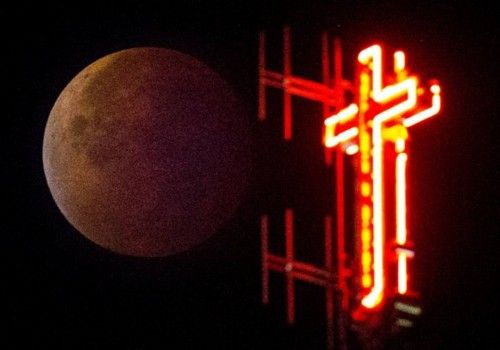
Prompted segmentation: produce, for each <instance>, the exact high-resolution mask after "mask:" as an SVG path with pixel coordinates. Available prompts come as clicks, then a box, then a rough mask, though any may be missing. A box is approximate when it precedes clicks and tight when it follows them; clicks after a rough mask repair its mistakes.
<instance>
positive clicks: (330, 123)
mask: <svg viewBox="0 0 500 350" xmlns="http://www.w3.org/2000/svg"><path fill="white" fill-rule="evenodd" d="M393 57H394V67H393V68H394V69H393V72H390V73H385V72H384V69H383V55H382V47H381V46H380V45H372V46H370V47H368V48H366V49H364V50H362V51H361V52H360V53H359V55H358V74H359V80H358V81H359V87H358V95H357V97H356V99H357V101H356V103H352V104H350V105H349V106H347V107H345V108H343V109H341V110H340V111H338V112H337V113H336V114H335V115H332V116H331V117H329V118H327V119H326V120H325V122H324V124H325V133H324V145H325V147H327V148H331V147H336V146H338V145H341V146H342V147H341V148H342V149H344V151H345V152H346V153H347V154H350V155H357V156H358V157H359V170H358V179H357V183H358V186H359V187H360V190H359V191H357V193H358V195H359V199H358V200H357V202H358V203H359V205H358V206H359V209H358V210H359V214H358V217H359V221H360V225H359V227H360V237H361V252H360V254H359V256H360V265H361V276H360V281H361V286H362V288H363V290H362V292H361V293H362V298H361V304H362V305H363V306H364V307H366V308H368V309H373V308H375V307H377V306H378V305H379V304H380V303H381V302H382V301H383V299H384V296H385V290H386V283H387V281H386V274H387V272H386V269H387V268H388V265H389V262H388V261H386V260H387V258H386V256H387V254H386V253H385V249H386V246H387V243H386V242H387V237H390V236H391V232H387V227H388V226H390V225H387V223H386V222H385V220H387V217H388V215H387V213H386V203H387V201H388V200H390V198H385V197H386V195H385V193H386V190H385V188H386V187H387V186H394V192H395V199H394V200H395V205H394V208H395V213H394V215H393V216H390V215H389V217H391V218H392V217H394V220H395V221H396V222H395V225H394V226H395V230H396V232H395V238H394V241H395V242H396V244H397V245H398V247H404V246H405V245H406V244H407V226H406V221H407V219H406V163H407V160H408V155H407V153H406V151H405V149H406V139H407V136H408V133H407V130H406V128H408V127H411V126H413V125H415V124H418V123H420V122H422V121H424V120H426V119H428V118H430V117H432V116H434V115H436V114H437V113H438V112H439V110H440V109H441V97H440V93H441V89H440V87H439V85H438V84H433V85H432V86H431V87H430V89H429V90H430V93H431V94H432V102H431V106H430V107H427V108H425V109H422V108H420V106H419V104H420V103H419V97H420V96H421V95H422V94H421V91H424V93H425V90H424V89H423V88H422V87H420V86H419V82H418V79H417V77H416V76H414V75H409V73H408V71H407V67H406V57H405V54H404V53H403V52H402V51H396V52H395V53H394V56H393ZM386 81H391V82H394V83H392V84H385V85H384V82H386ZM388 144H392V145H393V146H392V147H389V148H388V147H387V145H388ZM355 146H357V147H356V148H355ZM354 150H355V152H354ZM358 151H359V152H358ZM391 152H392V153H394V154H395V157H394V159H395V163H396V164H395V174H394V176H389V174H386V170H385V169H384V166H385V164H386V159H392V158H387V157H388V153H391ZM391 178H393V179H395V183H393V184H391V183H388V181H389V179H391ZM396 255H397V290H398V293H399V294H405V293H407V291H408V271H407V257H408V256H409V255H411V254H408V250H407V249H397V250H396Z"/></svg>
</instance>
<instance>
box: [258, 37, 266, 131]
mask: <svg viewBox="0 0 500 350" xmlns="http://www.w3.org/2000/svg"><path fill="white" fill-rule="evenodd" d="M265 72H266V33H264V32H260V33H259V72H258V73H259V86H258V94H259V106H258V118H259V120H261V121H262V120H265V119H266V86H265V84H264V74H265Z"/></svg>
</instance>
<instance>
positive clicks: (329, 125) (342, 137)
mask: <svg viewBox="0 0 500 350" xmlns="http://www.w3.org/2000/svg"><path fill="white" fill-rule="evenodd" d="M357 113H358V106H357V105H355V104H354V103H353V104H351V105H349V106H348V107H346V108H344V109H342V110H340V112H339V113H337V114H334V115H332V116H331V117H328V118H327V119H325V121H324V124H325V139H324V144H325V147H327V148H332V147H335V146H336V145H338V144H339V143H342V142H345V141H347V140H349V139H351V138H353V137H356V136H357V135H358V132H359V130H358V128H357V127H352V128H350V129H347V130H345V131H343V132H341V133H339V134H338V135H335V127H336V126H337V124H341V123H345V122H347V121H349V120H350V119H352V118H354V117H355V116H356V114H357Z"/></svg>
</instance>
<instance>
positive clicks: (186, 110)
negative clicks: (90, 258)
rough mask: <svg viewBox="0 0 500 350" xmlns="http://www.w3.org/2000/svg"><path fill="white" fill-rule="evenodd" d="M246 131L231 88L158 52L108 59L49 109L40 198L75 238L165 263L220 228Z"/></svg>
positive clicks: (184, 60)
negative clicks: (51, 204)
mask: <svg viewBox="0 0 500 350" xmlns="http://www.w3.org/2000/svg"><path fill="white" fill-rule="evenodd" d="M249 131H250V130H249V121H248V118H246V116H245V114H244V113H243V109H242V108H241V104H240V102H239V100H238V99H237V98H236V96H235V94H234V93H233V91H232V89H231V88H230V86H229V85H228V84H227V83H226V82H225V81H224V80H223V79H222V78H221V77H220V76H219V75H218V74H216V73H215V72H214V71H213V70H211V69H210V68H209V67H207V66H206V65H205V64H203V63H202V62H200V61H198V60H197V59H195V58H193V57H191V56H189V55H186V54H183V53H180V52H177V51H174V50H167V49H163V48H152V47H144V48H132V49H127V50H123V51H119V52H116V53H113V54H110V55H107V56H105V57H103V58H101V59H99V60H97V61H95V62H94V63H92V64H90V65H89V66H87V67H86V68H85V69H84V70H82V71H81V72H80V73H78V74H77V75H76V76H75V77H74V78H73V79H72V80H71V82H70V83H69V84H68V85H67V86H66V87H65V88H64V90H63V91H62V92H61V94H60V95H59V97H58V98H57V100H56V102H55V104H54V106H53V108H52V110H51V112H50V115H49V118H48V121H47V124H46V128H45V134H44V139H43V167H44V172H45V176H46V179H47V184H48V186H49V189H50V192H51V194H52V196H53V198H54V200H55V202H56V204H57V206H58V207H59V209H60V211H61V212H62V214H63V215H64V216H65V217H66V219H67V220H68V221H69V222H70V223H71V224H72V225H73V226H74V227H75V228H76V229H77V230H78V231H79V232H80V233H81V234H83V235H84V236H85V237H87V238H88V239H90V240H91V241H93V242H94V243H96V244H98V245H100V246H102V247H104V248H107V249H109V250H112V251H114V252H117V253H120V254H125V255H132V256H147V257H153V256H167V255H171V254H175V253H178V252H182V251H186V250H188V249H190V248H192V247H193V246H195V245H198V244H200V243H201V242H203V241H204V240H206V239H207V238H209V237H210V236H211V235H213V234H214V233H215V232H217V230H219V229H220V228H221V227H222V225H223V224H224V223H225V222H226V221H227V220H229V219H230V218H231V217H232V215H233V214H234V212H235V210H236V209H237V207H238V205H239V204H240V202H241V200H242V197H243V194H244V193H245V190H246V188H247V186H246V184H247V182H248V173H249V166H250V165H249V163H250V158H251V157H250V149H249V145H250V144H251V140H250V137H249Z"/></svg>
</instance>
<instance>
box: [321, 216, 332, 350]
mask: <svg viewBox="0 0 500 350" xmlns="http://www.w3.org/2000/svg"><path fill="white" fill-rule="evenodd" d="M324 225H325V268H326V270H327V271H328V272H330V273H333V249H332V217H331V215H326V216H325V222H324ZM328 282H329V283H327V285H326V288H325V298H326V300H325V302H326V344H327V349H328V350H332V349H333V346H334V334H333V332H334V328H335V325H334V318H333V316H334V314H333V312H334V299H333V298H334V294H333V293H334V290H333V283H331V282H332V281H328Z"/></svg>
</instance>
